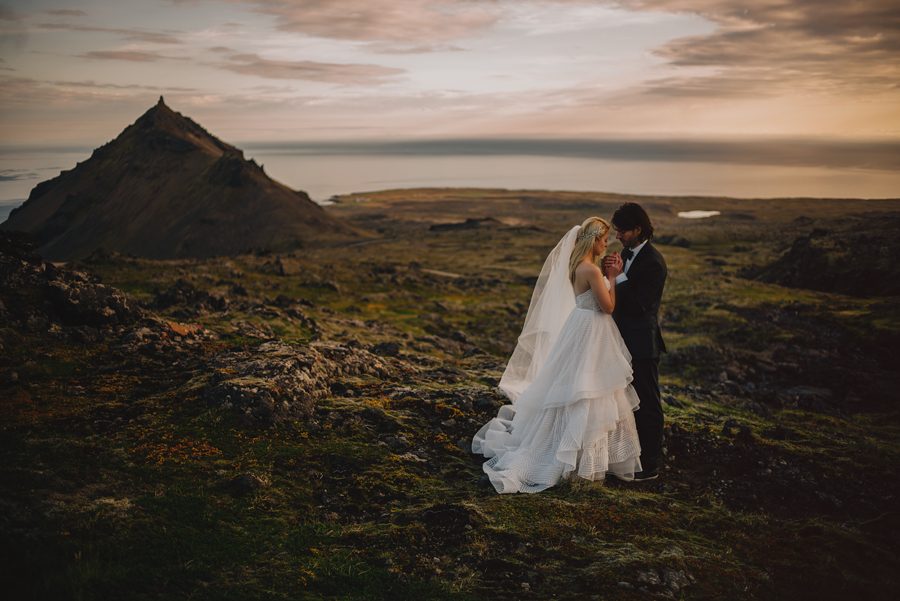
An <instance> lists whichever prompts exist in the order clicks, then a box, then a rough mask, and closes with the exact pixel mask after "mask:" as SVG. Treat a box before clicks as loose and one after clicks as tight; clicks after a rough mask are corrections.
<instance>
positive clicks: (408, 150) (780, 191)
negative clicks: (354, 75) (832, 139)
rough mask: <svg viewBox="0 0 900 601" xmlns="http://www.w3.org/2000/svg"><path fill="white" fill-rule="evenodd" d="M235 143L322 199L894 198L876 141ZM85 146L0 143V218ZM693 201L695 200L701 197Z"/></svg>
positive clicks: (896, 180)
mask: <svg viewBox="0 0 900 601" xmlns="http://www.w3.org/2000/svg"><path fill="white" fill-rule="evenodd" d="M238 146H239V147H241V148H243V149H244V155H245V157H246V158H253V159H254V160H255V161H256V162H257V163H259V164H261V165H263V167H264V169H265V171H266V173H267V174H268V175H269V176H270V177H272V178H274V179H276V180H278V181H280V182H282V183H284V184H286V185H287V186H289V187H291V188H294V189H296V190H303V191H305V192H306V193H307V194H309V196H310V197H311V198H312V199H313V200H315V201H316V202H319V203H322V204H327V203H328V202H329V199H330V198H331V197H332V196H334V195H338V194H348V193H351V192H372V191H376V190H386V189H398V188H418V187H477V188H507V189H539V190H572V191H596V192H615V193H623V194H647V195H665V196H728V197H732V198H746V199H748V201H749V200H750V199H753V198H790V197H807V198H847V199H853V198H900V166H898V165H896V163H895V161H896V159H891V158H890V157H891V156H895V155H893V153H892V152H890V153H888V154H885V153H881V154H877V153H878V151H880V150H882V149H880V148H877V147H876V148H875V149H874V150H873V149H872V148H871V147H866V149H865V151H860V150H858V149H857V151H856V152H854V150H853V148H850V149H844V151H842V152H843V153H842V154H841V153H838V154H840V156H837V155H836V154H835V153H834V152H831V153H825V152H821V153H819V154H815V153H813V155H810V154H809V153H808V152H806V153H805V154H804V152H801V150H802V149H800V150H798V149H797V148H796V147H793V148H791V147H785V146H781V147H779V148H781V149H782V150H781V155H780V156H779V155H777V154H772V153H769V154H767V155H766V154H765V153H760V152H756V153H744V152H736V151H735V150H734V148H735V147H733V146H731V147H718V148H717V147H715V146H711V145H707V146H704V147H702V148H700V147H685V146H684V145H680V146H679V145H678V144H676V143H670V144H669V146H668V147H665V146H664V145H660V144H656V145H650V144H645V145H643V146H642V145H641V144H630V145H627V146H623V145H621V144H619V145H615V144H611V145H607V146H599V145H597V144H594V145H592V146H591V145H588V146H585V145H584V144H581V145H579V144H562V143H560V144H556V145H552V144H551V145H544V146H540V145H532V146H529V147H527V148H526V150H524V151H522V150H521V149H520V148H517V147H515V146H514V145H510V144H494V145H490V144H482V143H472V144H468V145H466V144H459V143H456V144H444V145H434V144H431V145H429V144H418V145H417V144H414V143H413V144H383V145H355V146H351V145H339V144H319V145H316V144H305V145H300V144H284V143H252V142H250V143H246V144H244V145H240V144H239V145H238ZM729 148H730V150H729ZM661 149H662V150H661ZM807 150H808V149H807ZM886 150H889V151H890V150H894V149H893V148H890V149H886ZM91 152H92V149H91V148H89V147H83V148H78V147H70V148H0V222H2V221H5V220H6V218H7V217H8V215H9V212H10V211H11V210H12V209H13V208H15V207H17V206H19V205H21V204H22V203H23V202H24V201H25V199H26V198H27V197H28V194H29V192H30V191H31V189H32V188H33V187H34V186H35V185H37V184H38V183H39V182H42V181H45V180H47V179H50V178H52V177H55V176H57V175H59V172H60V171H62V170H64V169H72V168H73V167H75V165H76V163H77V162H79V161H84V160H86V159H87V158H88V157H89V156H90V154H91ZM866 153H868V155H867V154H866ZM870 155H871V156H870ZM879 156H880V157H883V159H879V158H878V157H879ZM760 157H763V158H762V159H760ZM796 157H799V159H798V158H796ZM873 157H874V158H873ZM848 165H852V166H848ZM696 208H697V209H698V210H702V209H703V208H704V207H703V206H702V202H698V206H697V207H696Z"/></svg>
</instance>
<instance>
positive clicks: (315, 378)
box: [204, 341, 389, 425]
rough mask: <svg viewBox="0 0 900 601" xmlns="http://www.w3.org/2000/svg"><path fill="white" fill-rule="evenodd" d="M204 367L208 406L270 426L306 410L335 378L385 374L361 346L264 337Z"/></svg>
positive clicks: (384, 368) (302, 414) (308, 412)
mask: <svg viewBox="0 0 900 601" xmlns="http://www.w3.org/2000/svg"><path fill="white" fill-rule="evenodd" d="M205 367H206V369H207V370H208V371H211V372H213V375H212V376H211V378H210V386H209V387H208V388H207V389H206V391H205V392H204V398H205V399H206V402H207V404H208V405H209V406H210V407H219V408H223V409H231V410H234V411H238V412H240V413H241V414H242V415H243V418H244V421H245V423H247V424H254V423H259V424H263V425H275V424H278V423H280V422H282V421H285V420H297V419H300V418H302V417H306V416H308V415H311V414H312V412H313V411H314V410H315V404H316V400H317V399H319V398H321V397H322V396H324V395H327V394H331V385H332V382H334V381H335V380H336V379H337V378H341V377H345V376H354V375H374V376H387V375H388V373H389V371H388V366H387V365H386V364H385V363H384V362H383V361H382V360H381V359H380V358H378V357H376V356H375V355H372V354H371V353H369V352H368V351H365V350H363V349H358V348H357V349H351V348H347V347H344V346H342V345H338V344H335V343H316V344H313V345H311V346H291V345H288V344H285V343H282V342H276V341H270V342H264V343H263V344H261V345H259V346H258V347H257V348H256V349H254V350H252V351H249V352H244V353H222V354H220V355H217V356H215V357H213V358H212V359H209V360H208V361H207V362H206V364H205Z"/></svg>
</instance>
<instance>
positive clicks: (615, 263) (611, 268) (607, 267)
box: [600, 252, 625, 279]
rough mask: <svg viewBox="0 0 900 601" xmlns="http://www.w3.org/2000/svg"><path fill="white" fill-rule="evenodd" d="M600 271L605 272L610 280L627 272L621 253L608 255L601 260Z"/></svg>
mask: <svg viewBox="0 0 900 601" xmlns="http://www.w3.org/2000/svg"><path fill="white" fill-rule="evenodd" d="M600 271H601V272H603V275H604V276H606V277H607V278H608V279H613V278H615V277H616V276H617V275H619V274H620V273H622V272H623V271H625V262H624V261H622V257H621V256H620V255H619V253H617V252H614V253H613V254H611V255H606V256H605V257H603V258H602V259H601V260H600Z"/></svg>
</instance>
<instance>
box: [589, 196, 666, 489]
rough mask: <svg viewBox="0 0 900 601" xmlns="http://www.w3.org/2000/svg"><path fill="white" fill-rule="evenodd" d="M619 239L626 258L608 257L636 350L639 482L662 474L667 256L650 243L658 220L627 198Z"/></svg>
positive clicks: (615, 220) (623, 326)
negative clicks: (662, 357) (661, 360)
mask: <svg viewBox="0 0 900 601" xmlns="http://www.w3.org/2000/svg"><path fill="white" fill-rule="evenodd" d="M612 226H613V228H614V229H615V230H616V239H617V240H618V241H619V242H621V243H622V246H623V247H624V248H623V250H622V256H621V258H619V257H618V256H616V255H615V254H613V255H610V256H607V257H605V258H604V259H603V262H604V265H606V264H607V263H611V264H613V265H615V267H614V271H613V272H614V273H615V272H617V271H623V273H619V274H618V275H617V276H616V308H615V310H614V311H613V319H615V321H616V325H617V326H618V327H619V332H620V333H621V334H622V339H623V340H624V341H625V346H627V347H628V350H629V352H631V368H632V371H633V372H634V374H633V375H634V380H633V381H632V385H633V386H634V389H635V392H637V395H638V398H639V399H640V401H641V405H640V408H639V409H638V410H637V411H636V412H635V413H634V421H635V425H636V426H637V431H638V437H639V438H640V441H641V466H642V468H643V471H640V472H638V473H636V474H635V475H634V481H636V482H638V481H644V480H653V479H654V478H656V477H657V476H658V475H659V461H660V454H661V452H662V441H663V410H662V403H661V399H660V394H659V355H660V353H664V352H666V345H665V343H664V342H663V339H662V334H661V333H660V331H659V304H660V301H661V299H662V294H663V287H664V286H665V284H666V275H667V270H666V260H665V259H663V256H662V255H661V254H660V252H659V251H658V250H656V248H655V247H654V246H653V245H652V244H651V243H650V239H651V238H652V237H653V223H651V221H650V217H649V216H648V215H647V212H646V211H645V210H644V209H643V207H641V205H639V204H637V203H634V202H626V203H625V204H623V205H622V206H620V207H619V208H618V209H617V210H616V212H615V213H613V216H612Z"/></svg>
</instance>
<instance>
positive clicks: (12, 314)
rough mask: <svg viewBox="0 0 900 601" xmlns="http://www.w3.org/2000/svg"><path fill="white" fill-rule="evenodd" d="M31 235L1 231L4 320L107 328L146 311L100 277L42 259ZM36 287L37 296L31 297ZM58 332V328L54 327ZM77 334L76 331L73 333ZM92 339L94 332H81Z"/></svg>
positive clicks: (46, 326) (37, 327)
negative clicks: (87, 333) (36, 252)
mask: <svg viewBox="0 0 900 601" xmlns="http://www.w3.org/2000/svg"><path fill="white" fill-rule="evenodd" d="M34 246H35V241H34V239H33V238H32V237H31V236H29V235H27V234H24V233H23V232H9V231H0V288H2V289H3V292H4V297H5V301H4V304H3V306H4V309H5V310H4V311H3V312H2V317H3V320H4V321H5V322H11V323H14V324H15V323H17V324H19V325H21V326H24V327H26V328H28V329H30V330H47V329H53V328H52V327H51V326H52V325H54V324H55V325H63V326H70V327H71V326H76V327H78V326H84V327H88V328H94V329H95V330H97V331H98V332H107V333H109V332H111V331H113V330H114V329H115V328H118V327H122V326H125V327H128V326H132V325H134V324H135V323H137V322H139V321H140V320H142V319H144V318H145V317H146V316H147V315H146V314H145V312H144V311H143V310H142V309H141V308H140V306H139V305H138V302H137V301H136V300H135V299H134V298H133V297H132V296H130V295H128V294H125V293H124V292H122V291H121V290H117V289H115V288H112V287H110V286H104V285H103V284H101V283H100V278H98V277H97V276H92V275H88V274H84V273H81V272H77V271H69V270H67V269H60V268H58V267H55V266H54V265H53V264H51V263H44V262H43V260H42V259H41V257H40V256H39V255H37V254H35V252H34ZM35 291H37V293H38V294H39V298H35V297H34V294H35ZM56 332H57V333H59V332H60V330H59V329H58V328H57V329H56ZM74 338H75V339H76V340H78V337H77V336H75V337H74ZM82 339H83V340H84V341H91V340H94V339H95V337H94V336H92V335H85V336H83V337H82Z"/></svg>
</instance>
